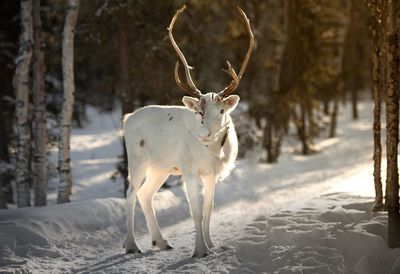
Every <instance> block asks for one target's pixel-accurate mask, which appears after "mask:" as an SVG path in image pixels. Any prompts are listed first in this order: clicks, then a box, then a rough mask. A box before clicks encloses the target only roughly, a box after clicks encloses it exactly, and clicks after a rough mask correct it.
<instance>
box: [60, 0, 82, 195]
mask: <svg viewBox="0 0 400 274" xmlns="http://www.w3.org/2000/svg"><path fill="white" fill-rule="evenodd" d="M78 9H79V0H69V2H68V9H67V14H66V17H65V24H64V32H63V44H62V71H63V89H64V102H63V107H62V112H61V123H60V127H61V130H60V139H59V144H58V150H59V152H58V169H59V175H60V183H59V188H58V196H57V203H66V202H70V197H69V196H70V194H71V189H72V173H71V157H70V135H71V120H72V112H73V106H74V94H75V83H74V33H75V27H76V21H77V18H78Z"/></svg>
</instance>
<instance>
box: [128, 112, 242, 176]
mask: <svg viewBox="0 0 400 274" xmlns="http://www.w3.org/2000/svg"><path fill="white" fill-rule="evenodd" d="M226 123H228V124H227V125H225V126H224V128H223V130H224V132H223V134H225V130H227V134H228V135H227V137H226V140H225V142H224V145H223V146H221V143H216V144H215V145H211V146H209V147H206V146H205V145H204V144H203V143H201V142H200V141H199V139H198V138H197V136H196V133H197V130H198V129H197V128H196V125H197V121H196V118H195V116H194V114H193V112H191V111H190V110H188V109H187V108H185V107H180V106H148V107H144V108H142V109H139V110H138V111H136V112H134V113H132V114H128V115H126V116H125V117H124V132H125V140H126V148H127V152H128V157H130V160H132V162H137V163H141V164H143V165H146V166H147V167H151V168H154V169H157V170H159V171H161V172H165V173H168V174H169V175H182V174H183V171H186V172H192V173H194V174H196V175H209V174H214V175H216V176H217V175H218V177H219V174H222V175H223V176H222V177H223V178H224V177H226V176H227V175H228V174H229V171H230V170H231V169H232V168H233V166H234V160H235V159H236V155H237V150H238V145H237V137H236V132H235V128H234V125H233V123H232V121H227V122H226ZM228 127H229V129H227V128H228ZM219 137H220V138H222V137H224V136H223V135H221V136H219ZM221 142H222V140H221ZM132 168H134V167H133V166H132Z"/></svg>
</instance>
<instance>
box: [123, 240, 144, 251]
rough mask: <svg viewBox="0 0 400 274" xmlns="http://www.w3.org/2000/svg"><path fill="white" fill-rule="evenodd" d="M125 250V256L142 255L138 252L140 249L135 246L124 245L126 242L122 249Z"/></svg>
mask: <svg viewBox="0 0 400 274" xmlns="http://www.w3.org/2000/svg"><path fill="white" fill-rule="evenodd" d="M123 248H125V253H126V254H135V253H137V254H140V253H142V251H140V249H139V248H138V247H137V245H136V244H128V245H127V244H126V242H124V247H123Z"/></svg>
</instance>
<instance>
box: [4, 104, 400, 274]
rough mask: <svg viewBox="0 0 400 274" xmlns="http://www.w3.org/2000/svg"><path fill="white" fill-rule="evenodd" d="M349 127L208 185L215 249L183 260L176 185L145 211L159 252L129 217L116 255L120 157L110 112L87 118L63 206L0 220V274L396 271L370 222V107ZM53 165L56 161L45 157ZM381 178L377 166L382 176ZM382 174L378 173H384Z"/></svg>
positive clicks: (398, 257)
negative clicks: (309, 150)
mask: <svg viewBox="0 0 400 274" xmlns="http://www.w3.org/2000/svg"><path fill="white" fill-rule="evenodd" d="M360 107H361V109H360V114H361V117H360V119H359V120H358V121H351V120H350V118H349V115H348V114H350V109H345V110H342V111H341V115H340V120H339V128H338V137H336V138H332V139H323V138H321V140H319V141H318V142H316V144H315V146H316V148H317V149H318V150H320V152H319V153H317V154H315V155H312V156H302V155H299V154H297V153H295V152H296V148H293V146H291V145H290V143H293V141H290V139H289V140H288V142H287V143H286V145H285V147H284V151H283V152H284V153H283V154H282V157H281V158H280V159H279V163H278V164H275V165H269V164H259V163H257V162H256V161H254V159H251V158H250V159H243V160H240V161H238V163H237V167H236V168H235V170H234V171H233V173H232V175H231V176H230V177H228V178H227V179H226V180H225V181H224V182H221V183H219V184H218V185H217V190H216V196H215V207H214V211H213V215H212V219H211V234H212V238H213V241H214V243H215V244H216V246H217V247H216V248H215V249H213V251H214V253H213V254H212V255H209V256H207V257H205V258H202V259H194V258H191V257H190V256H191V255H192V252H193V248H194V227H193V222H192V220H191V218H190V214H189V208H188V204H187V202H186V198H185V194H184V191H183V189H182V187H181V186H178V187H172V188H168V189H163V190H161V191H160V192H159V193H157V195H156V197H155V208H156V211H157V216H158V220H159V224H160V226H161V230H162V232H163V234H164V237H165V238H167V239H168V241H169V243H170V244H171V245H172V246H173V247H174V249H173V250H170V251H157V250H155V249H153V248H151V244H150V238H149V235H148V233H147V229H146V224H145V221H144V217H143V214H142V213H141V211H140V208H136V223H135V227H136V235H137V239H138V244H139V246H140V247H141V249H142V250H143V251H144V253H143V254H140V255H133V254H128V255H127V254H124V249H123V248H122V245H123V240H124V239H125V217H124V212H125V209H124V206H125V200H124V199H123V198H122V183H121V181H116V182H113V181H111V180H110V177H111V175H112V173H113V171H114V169H115V165H116V163H117V161H118V159H117V157H118V155H119V154H121V148H120V143H119V139H118V136H119V129H118V125H119V119H118V116H119V115H118V113H113V114H111V115H108V114H99V113H97V111H96V110H94V109H90V110H89V118H91V119H92V121H93V122H92V123H91V124H90V125H89V126H87V127H85V128H83V129H74V130H73V136H72V140H71V147H72V162H73V168H74V169H73V170H74V173H73V176H74V183H75V185H74V186H73V195H72V197H71V199H72V201H73V202H72V203H70V204H65V205H54V203H55V193H56V183H57V182H56V179H54V180H53V181H52V182H51V183H50V185H49V190H50V198H51V199H50V203H51V204H53V205H50V206H48V207H45V208H27V209H11V210H1V211H0V272H1V273H3V272H4V273H168V272H170V273H172V272H173V273H363V274H364V273H400V249H390V248H388V246H387V244H386V241H387V235H386V234H387V227H386V225H387V216H386V214H385V213H371V212H370V211H369V208H370V207H371V205H372V201H373V198H372V197H373V195H374V187H373V179H372V164H371V158H372V129H371V125H372V122H371V116H372V105H371V103H363V104H362V105H361V106H360ZM51 159H52V161H53V162H56V160H57V159H56V155H55V154H54V153H53V154H52V156H51ZM383 170H384V168H383ZM383 175H384V174H383Z"/></svg>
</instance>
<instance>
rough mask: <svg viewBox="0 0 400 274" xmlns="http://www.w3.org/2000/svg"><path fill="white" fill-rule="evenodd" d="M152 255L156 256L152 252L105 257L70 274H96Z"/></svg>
mask: <svg viewBox="0 0 400 274" xmlns="http://www.w3.org/2000/svg"><path fill="white" fill-rule="evenodd" d="M152 255H154V251H152V250H149V251H146V252H144V253H139V254H125V253H120V254H116V255H112V256H109V257H105V258H104V259H103V260H100V261H97V262H96V263H94V264H92V265H88V266H85V267H82V268H79V269H74V270H72V271H71V272H69V273H71V274H82V273H96V272H97V271H100V270H104V269H107V268H108V267H110V266H113V265H120V264H123V263H125V262H127V261H130V260H133V259H138V258H143V257H148V256H152Z"/></svg>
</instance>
